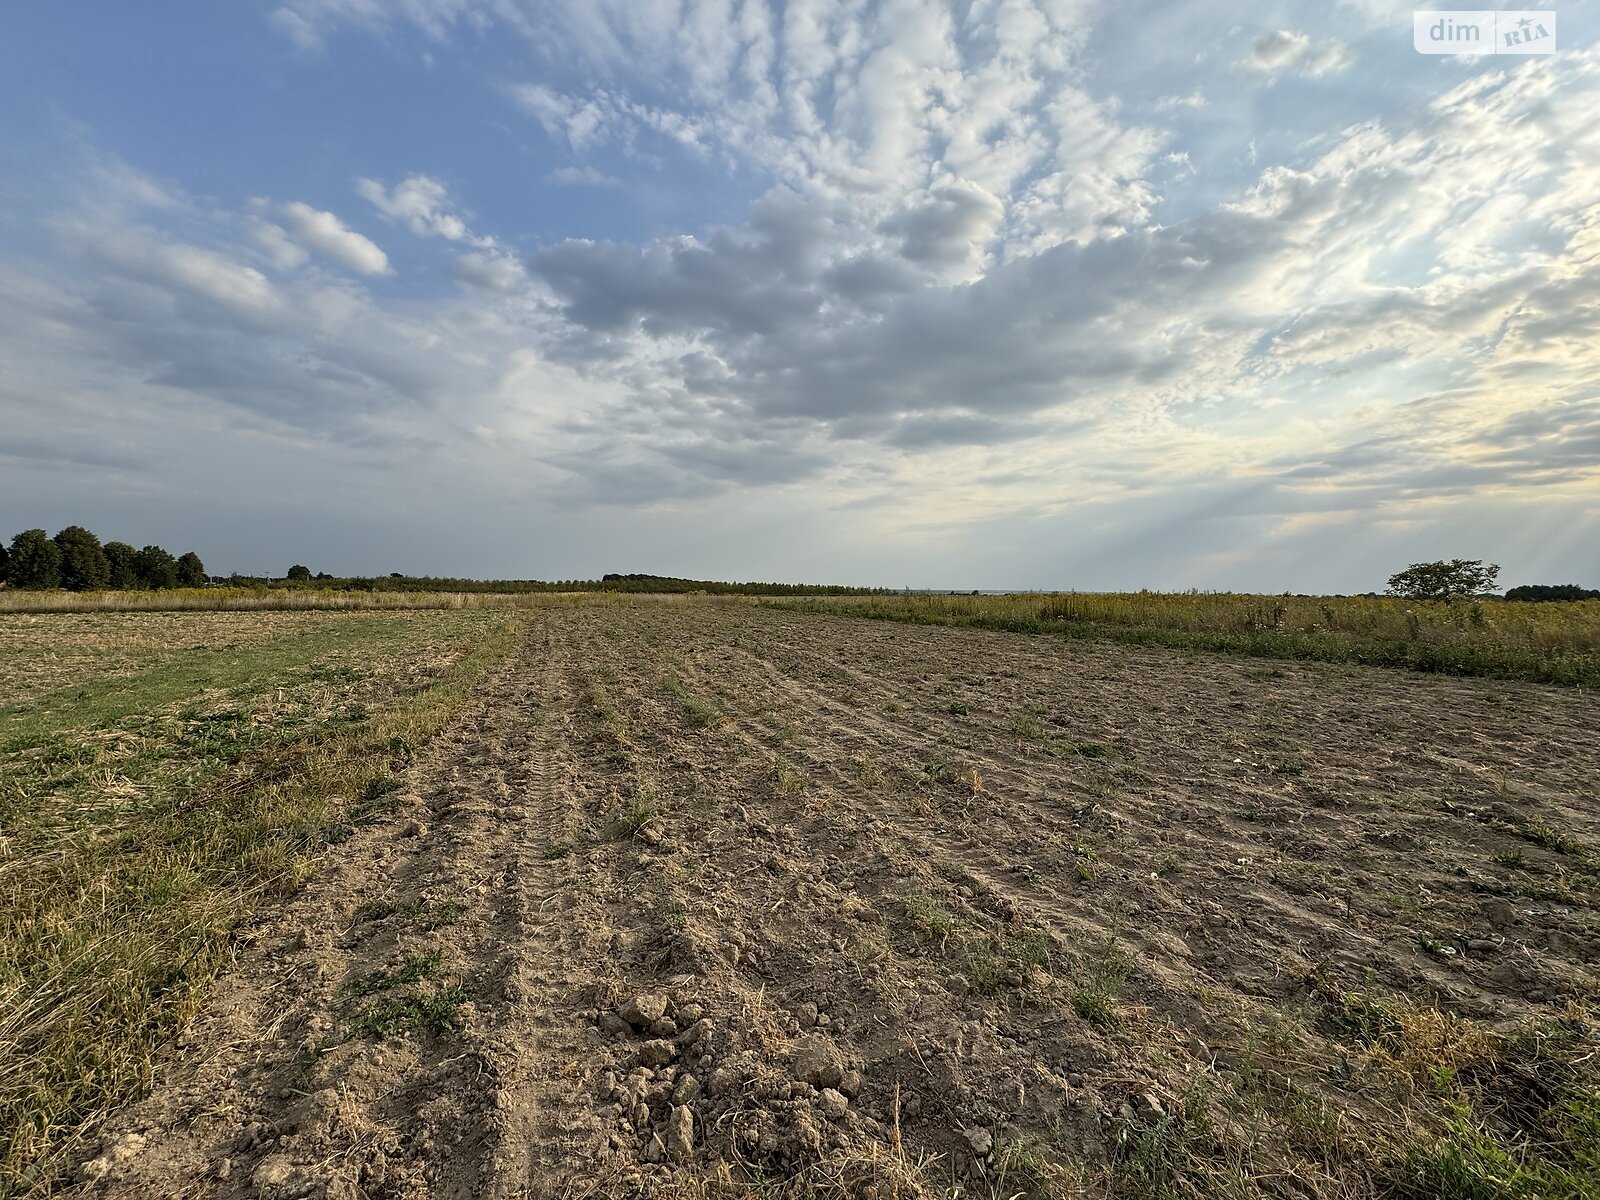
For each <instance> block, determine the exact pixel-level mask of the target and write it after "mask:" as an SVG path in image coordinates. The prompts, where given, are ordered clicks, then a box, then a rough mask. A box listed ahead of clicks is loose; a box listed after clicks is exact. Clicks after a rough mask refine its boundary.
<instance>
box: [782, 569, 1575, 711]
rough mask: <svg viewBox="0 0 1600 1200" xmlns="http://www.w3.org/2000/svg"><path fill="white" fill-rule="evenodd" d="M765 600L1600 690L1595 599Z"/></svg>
mask: <svg viewBox="0 0 1600 1200" xmlns="http://www.w3.org/2000/svg"><path fill="white" fill-rule="evenodd" d="M760 603H762V604H770V605H779V606H783V607H787V608H795V609H801V610H804V611H809V612H826V613H837V614H841V615H850V616H859V617H874V618H879V619H883V620H891V621H909V622H912V623H914V624H921V625H958V626H968V627H971V628H978V629H1003V630H1010V631H1013V632H1023V633H1059V634H1064V635H1066V636H1069V637H1080V638H1102V639H1108V640H1111V641H1118V642H1126V643H1130V644H1134V645H1149V646H1172V647H1177V648H1184V649H1193V650H1220V651H1226V652H1230V653H1236V654H1249V655H1252V656H1256V657H1262V658H1278V659H1307V660H1320V661H1323V662H1358V663H1368V664H1371V665H1374V666H1385V667H1399V668H1403V669H1406V670H1412V671H1429V672H1434V673H1438V674H1442V675H1478V676H1484V677H1487V678H1491V679H1527V680H1532V681H1535V682H1540V683H1560V684H1582V685H1585V686H1589V687H1594V686H1600V601H1595V600H1584V601H1572V602H1565V603H1506V602H1501V601H1479V600H1464V601H1457V602H1454V603H1449V604H1446V603H1441V602H1434V601H1409V600H1397V599H1391V598H1387V597H1385V598H1369V597H1364V596H1253V595H1234V594H1215V593H1213V594H1194V595H1189V594H1175V593H1163V592H1129V593H1105V594H1101V593H1077V592H1071V593H1050V592H1041V593H1018V594H1014V595H1007V596H937V595H922V594H917V593H906V594H901V595H894V596H845V597H832V596H808V597H797V598H783V597H778V598H770V597H763V598H761V600H760Z"/></svg>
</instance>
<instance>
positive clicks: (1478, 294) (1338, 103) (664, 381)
mask: <svg viewBox="0 0 1600 1200" xmlns="http://www.w3.org/2000/svg"><path fill="white" fill-rule="evenodd" d="M1244 11H1245V10H1243V9H1241V8H1240V7H1239V6H1237V5H1233V4H1223V3H1219V2H1216V0H1196V2H1193V3H1183V4H1177V3H1169V4H1151V3H1126V2H1119V3H1112V2H1109V0H1107V2H1098V0H789V2H784V0H698V2H697V0H388V2H385V0H269V2H265V3H250V2H246V0H236V2H230V3H226V4H218V3H216V2H215V0H164V2H163V3H162V4H159V5H144V4H140V5H135V4H124V3H112V2H110V0H101V2H99V3H86V4H61V3H55V2H51V0H13V2H12V3H8V4H6V5H4V6H0V534H3V535H4V536H7V537H9V536H10V535H11V534H12V533H14V532H16V531H17V530H21V529H25V528H30V527H34V526H41V527H44V528H46V529H48V530H52V531H53V530H55V529H58V528H60V527H62V526H65V525H68V524H83V525H87V526H89V527H90V528H92V529H94V530H95V531H96V532H97V533H99V534H100V535H101V536H102V537H104V538H107V539H110V538H116V539H119V540H123V541H128V542H132V543H133V544H135V545H143V544H145V543H148V542H159V543H161V544H163V545H166V546H167V547H168V548H169V549H171V550H173V551H175V552H181V551H183V550H187V549H191V548H192V549H195V550H197V551H198V552H199V553H200V554H201V556H202V558H204V560H205V562H206V564H207V567H208V569H209V570H211V571H212V572H214V573H228V572H232V571H238V572H242V573H247V574H261V573H265V574H273V575H281V574H282V573H283V572H284V571H285V570H286V569H287V567H288V566H289V564H291V563H295V562H300V563H305V564H307V565H308V566H310V567H311V568H312V569H313V570H326V571H330V572H333V573H336V574H366V573H388V572H390V571H401V572H405V573H409V574H433V575H460V576H476V577H498V578H545V579H553V578H585V577H594V576H597V575H599V574H602V573H605V572H608V571H618V572H633V571H638V572H651V573H658V574H671V575H680V576H688V577H694V578H714V579H741V580H760V579H770V580H786V581H813V582H839V583H855V584H872V585H882V586H889V587H904V586H912V587H950V588H967V587H981V588H1020V587H1039V588H1080V589H1086V590H1101V589H1123V588H1139V587H1150V588H1159V589H1172V590H1176V589H1185V588H1201V589H1208V590H1209V589H1221V590H1254V591H1295V592H1360V591H1367V590H1371V589H1379V588H1381V587H1382V586H1383V582H1384V580H1385V579H1386V578H1387V576H1388V575H1389V574H1391V573H1392V572H1394V571H1396V570H1398V569H1400V568H1401V567H1403V566H1405V565H1406V564H1407V563H1410V562H1414V561H1418V560H1421V559H1433V558H1456V557H1462V558H1483V559H1487V560H1490V561H1494V562H1498V563H1500V564H1501V565H1502V568H1503V571H1502V576H1501V582H1502V584H1503V585H1513V584H1517V583H1525V582H1552V583H1558V582H1569V581H1571V582H1578V583H1582V584H1585V585H1587V586H1600V33H1597V29H1600V21H1597V18H1600V0H1582V2H1580V3H1570V4H1563V5H1561V6H1560V7H1559V8H1558V9H1556V10H1555V11H1556V12H1557V14H1558V18H1559V25H1558V28H1557V38H1558V45H1559V49H1558V51H1557V52H1556V53H1555V54H1550V55H1537V56H1522V57H1519V56H1509V55H1481V56H1475V57H1464V56H1442V55H1421V54H1418V53H1417V52H1416V51H1415V49H1414V48H1413V44H1412V28H1411V25H1412V16H1411V13H1412V10H1411V9H1410V8H1409V7H1407V8H1402V7H1399V6H1397V5H1394V4H1391V3H1387V2H1386V0H1342V2H1335V3H1323V4H1316V5H1312V4H1283V3H1271V2H1268V3H1263V4H1258V5H1252V6H1248V15H1244V16H1241V15H1240V14H1241V12H1244Z"/></svg>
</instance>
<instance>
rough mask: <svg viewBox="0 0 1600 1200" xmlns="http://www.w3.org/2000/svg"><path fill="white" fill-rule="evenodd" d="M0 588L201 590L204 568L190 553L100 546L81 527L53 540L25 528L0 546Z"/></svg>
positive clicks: (120, 544) (119, 544) (124, 545)
mask: <svg viewBox="0 0 1600 1200" xmlns="http://www.w3.org/2000/svg"><path fill="white" fill-rule="evenodd" d="M0 583H4V584H5V585H6V586H7V587H14V588H31V589H44V588H66V589H67V590H68V591H71V592H93V591H99V590H101V589H103V588H116V589H118V590H122V591H129V590H133V589H136V588H151V589H154V588H175V587H203V586H204V585H205V583H206V568H205V564H204V563H203V562H201V561H200V556H199V555H198V554H196V553H195V552H194V551H193V550H190V551H189V552H188V553H187V554H182V555H178V556H177V557H174V556H173V555H172V554H170V553H168V552H167V551H166V550H163V549H162V548H161V547H160V546H146V547H145V548H144V549H142V550H135V549H134V548H133V547H132V546H130V545H128V543H127V542H105V543H103V544H102V543H101V541H100V539H99V538H97V537H96V536H95V535H94V534H92V533H90V532H89V530H87V529H85V528H84V527H83V526H82V525H68V526H67V527H66V528H65V529H63V530H62V531H61V532H60V533H58V534H56V535H55V537H51V536H50V535H49V534H47V533H45V531H44V530H42V529H24V530H23V531H22V532H21V533H19V534H17V536H16V537H14V538H12V539H11V545H10V546H9V547H7V546H5V545H0Z"/></svg>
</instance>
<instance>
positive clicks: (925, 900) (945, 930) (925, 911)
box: [905, 891, 959, 940]
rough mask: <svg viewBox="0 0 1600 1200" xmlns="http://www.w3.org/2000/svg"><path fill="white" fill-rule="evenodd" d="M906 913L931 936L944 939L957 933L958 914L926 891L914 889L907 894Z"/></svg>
mask: <svg viewBox="0 0 1600 1200" xmlns="http://www.w3.org/2000/svg"><path fill="white" fill-rule="evenodd" d="M905 904H906V915H907V916H909V917H910V918H911V921H912V923H913V924H915V925H916V926H917V927H918V928H919V929H921V930H922V932H924V933H926V934H927V935H928V936H929V937H935V938H939V939H941V940H942V939H944V938H948V937H950V936H951V935H952V934H953V933H955V931H956V928H957V925H958V924H959V923H958V922H957V920H956V916H955V914H954V913H952V912H951V911H950V910H949V909H948V908H946V907H945V906H944V905H942V904H940V903H939V902H938V901H937V900H935V899H934V898H933V897H932V896H930V895H929V894H928V893H927V892H924V891H914V892H911V893H910V894H908V895H907V896H906V900H905Z"/></svg>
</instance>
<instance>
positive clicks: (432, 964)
mask: <svg viewBox="0 0 1600 1200" xmlns="http://www.w3.org/2000/svg"><path fill="white" fill-rule="evenodd" d="M442 958H443V955H441V954H440V952H439V951H437V950H434V951H431V952H429V953H426V954H413V955H411V956H410V957H408V958H407V959H406V960H405V961H404V962H402V963H401V964H400V965H399V966H398V967H396V968H395V969H394V970H392V971H373V972H371V973H370V974H367V975H362V976H360V977H359V978H357V979H355V980H354V981H352V982H351V983H350V985H349V986H348V988H347V989H346V990H347V991H348V992H349V993H350V994H351V995H352V996H371V995H375V994H376V993H378V992H386V991H388V990H389V989H390V988H392V987H399V986H400V985H401V984H406V983H416V982H417V981H418V980H420V979H432V978H433V977H434V976H435V975H436V974H438V971H439V963H440V960H441V959H442Z"/></svg>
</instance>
